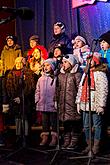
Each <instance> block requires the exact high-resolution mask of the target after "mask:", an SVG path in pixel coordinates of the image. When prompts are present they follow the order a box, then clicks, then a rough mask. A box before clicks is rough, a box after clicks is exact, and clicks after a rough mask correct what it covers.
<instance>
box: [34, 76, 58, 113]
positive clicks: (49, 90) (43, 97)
mask: <svg viewBox="0 0 110 165" xmlns="http://www.w3.org/2000/svg"><path fill="white" fill-rule="evenodd" d="M52 80H53V79H52V78H51V77H50V76H49V75H46V74H44V75H42V76H41V77H40V78H39V79H38V82H37V86H36V91H35V103H36V111H46V112H56V109H55V101H54V98H55V85H56V78H55V79H54V81H53V83H52Z"/></svg>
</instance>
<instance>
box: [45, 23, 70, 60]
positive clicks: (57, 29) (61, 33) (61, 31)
mask: <svg viewBox="0 0 110 165" xmlns="http://www.w3.org/2000/svg"><path fill="white" fill-rule="evenodd" d="M65 30H66V27H65V25H64V23H63V22H56V23H54V25H53V38H52V40H51V41H50V43H49V46H48V54H49V57H53V56H52V54H53V50H54V48H55V46H57V45H58V44H61V45H65V47H66V49H67V53H72V44H71V40H70V39H69V37H68V36H67V35H66V33H65Z"/></svg>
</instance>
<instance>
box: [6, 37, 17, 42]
mask: <svg viewBox="0 0 110 165" xmlns="http://www.w3.org/2000/svg"><path fill="white" fill-rule="evenodd" d="M8 39H12V40H13V41H14V43H16V42H17V37H16V36H14V35H9V36H7V37H6V41H7V40H8Z"/></svg>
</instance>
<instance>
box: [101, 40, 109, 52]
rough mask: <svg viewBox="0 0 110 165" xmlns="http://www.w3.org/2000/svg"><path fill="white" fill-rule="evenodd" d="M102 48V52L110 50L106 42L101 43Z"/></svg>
mask: <svg viewBox="0 0 110 165" xmlns="http://www.w3.org/2000/svg"><path fill="white" fill-rule="evenodd" d="M100 47H101V49H102V50H108V49H109V48H110V45H109V44H108V43H107V42H106V41H104V40H103V41H101V42H100Z"/></svg>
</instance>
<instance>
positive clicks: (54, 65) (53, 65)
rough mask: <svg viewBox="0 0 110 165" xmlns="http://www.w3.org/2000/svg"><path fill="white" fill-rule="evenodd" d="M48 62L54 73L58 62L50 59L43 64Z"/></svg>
mask: <svg viewBox="0 0 110 165" xmlns="http://www.w3.org/2000/svg"><path fill="white" fill-rule="evenodd" d="M45 62H47V63H49V64H50V65H51V68H52V70H53V71H54V70H55V69H56V61H55V60H54V59H53V58H48V59H47V60H45V61H44V62H43V64H44V63H45Z"/></svg>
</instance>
